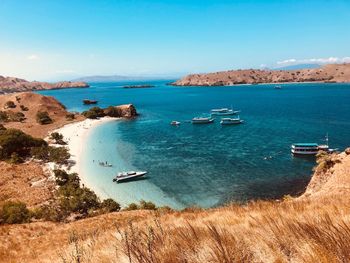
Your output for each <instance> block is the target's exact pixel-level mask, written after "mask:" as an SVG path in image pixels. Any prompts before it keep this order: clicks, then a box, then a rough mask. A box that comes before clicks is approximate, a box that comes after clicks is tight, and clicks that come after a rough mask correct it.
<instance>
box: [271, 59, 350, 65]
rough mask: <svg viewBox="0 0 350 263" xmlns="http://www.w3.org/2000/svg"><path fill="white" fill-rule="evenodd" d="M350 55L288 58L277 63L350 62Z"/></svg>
mask: <svg viewBox="0 0 350 263" xmlns="http://www.w3.org/2000/svg"><path fill="white" fill-rule="evenodd" d="M349 62H350V57H342V58H339V57H329V58H309V59H295V58H291V59H286V60H283V61H278V62H277V65H283V66H288V65H297V64H333V63H349Z"/></svg>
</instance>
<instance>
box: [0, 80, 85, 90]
mask: <svg viewBox="0 0 350 263" xmlns="http://www.w3.org/2000/svg"><path fill="white" fill-rule="evenodd" d="M87 87H89V84H87V83H85V82H72V81H61V82H57V83H48V82H39V81H27V80H25V79H20V78H15V77H3V76H0V94H1V93H2V94H4V93H13V92H23V91H33V90H50V89H65V88H87Z"/></svg>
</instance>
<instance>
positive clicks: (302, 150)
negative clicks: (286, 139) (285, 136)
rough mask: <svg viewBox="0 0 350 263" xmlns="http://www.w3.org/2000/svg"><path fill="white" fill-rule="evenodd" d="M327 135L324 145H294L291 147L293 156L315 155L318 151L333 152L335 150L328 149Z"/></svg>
mask: <svg viewBox="0 0 350 263" xmlns="http://www.w3.org/2000/svg"><path fill="white" fill-rule="evenodd" d="M328 141H329V140H328V134H327V136H326V144H318V143H294V144H292V146H291V152H292V154H293V155H309V156H310V155H316V154H317V153H318V152H319V151H325V152H329V153H331V152H334V151H336V149H330V148H329V145H328Z"/></svg>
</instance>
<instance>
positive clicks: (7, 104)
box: [5, 100, 16, 109]
mask: <svg viewBox="0 0 350 263" xmlns="http://www.w3.org/2000/svg"><path fill="white" fill-rule="evenodd" d="M5 108H6V109H8V108H16V104H15V103H14V102H13V101H12V100H9V101H6V103H5Z"/></svg>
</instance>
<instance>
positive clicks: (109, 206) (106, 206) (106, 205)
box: [101, 198, 120, 212]
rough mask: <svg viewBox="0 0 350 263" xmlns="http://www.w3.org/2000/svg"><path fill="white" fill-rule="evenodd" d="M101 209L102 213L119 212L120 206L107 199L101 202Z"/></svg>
mask: <svg viewBox="0 0 350 263" xmlns="http://www.w3.org/2000/svg"><path fill="white" fill-rule="evenodd" d="M101 208H102V209H103V210H104V212H118V211H119V210H120V204H118V203H117V202H116V201H114V200H113V199H112V198H108V199H105V200H103V201H102V203H101Z"/></svg>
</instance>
